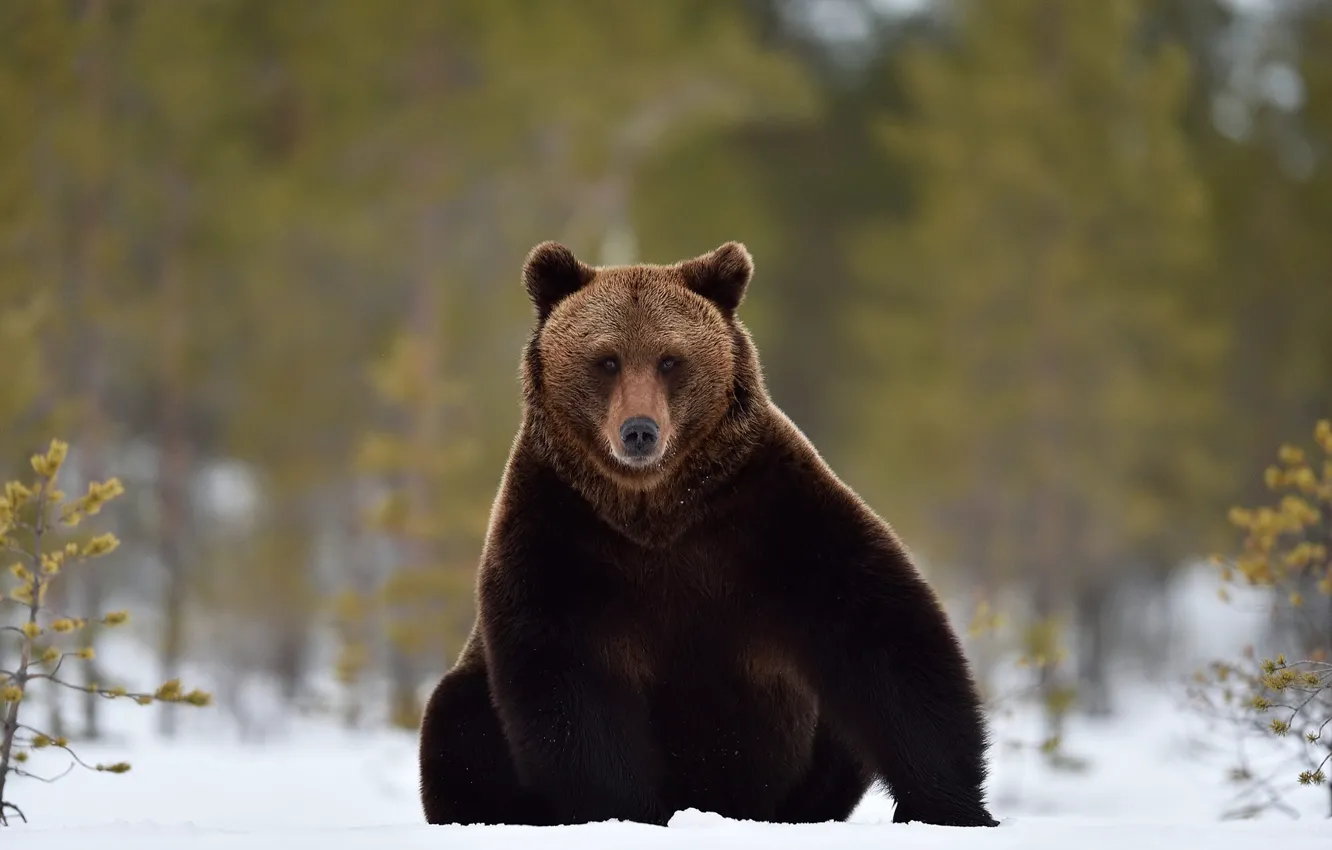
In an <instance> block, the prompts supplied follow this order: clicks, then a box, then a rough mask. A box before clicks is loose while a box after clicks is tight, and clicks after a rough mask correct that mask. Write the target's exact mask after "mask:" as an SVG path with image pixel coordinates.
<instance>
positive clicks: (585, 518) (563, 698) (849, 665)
mask: <svg viewBox="0 0 1332 850" xmlns="http://www.w3.org/2000/svg"><path fill="white" fill-rule="evenodd" d="M752 274H753V262H752V260H751V258H750V255H749V253H748V251H747V250H746V249H745V247H744V246H743V245H741V244H739V243H735V242H731V243H727V244H725V245H722V246H721V247H719V248H717V249H716V250H715V251H712V252H711V253H708V254H705V255H703V256H699V257H696V258H694V259H691V260H686V261H682V262H679V263H676V264H674V265H669V266H659V265H631V266H615V267H602V268H595V267H591V266H589V265H586V264H584V263H582V262H580V261H579V260H578V259H577V258H576V257H575V256H574V255H573V254H572V253H571V252H570V251H569V250H568V249H567V248H565V247H563V246H561V245H559V244H556V243H549V242H548V243H543V244H541V245H538V246H537V247H536V248H534V249H533V250H532V252H531V253H530V254H529V256H528V258H527V261H526V264H525V267H524V269H523V280H524V283H525V285H526V288H527V292H528V294H529V296H530V297H531V300H532V302H533V304H534V306H535V310H536V321H535V327H534V329H533V332H532V334H531V337H530V339H529V341H528V343H527V346H526V349H525V352H524V356H523V361H522V369H523V402H524V404H523V417H522V426H521V428H520V429H519V432H518V435H517V437H516V439H515V441H514V443H513V447H512V451H511V454H510V457H509V461H508V464H507V466H506V468H505V470H504V475H503V479H502V482H501V484H500V488H499V494H498V497H497V499H496V501H495V503H494V506H493V509H492V514H491V520H490V527H489V530H488V533H487V537H486V542H485V546H484V550H483V554H482V557H481V566H480V574H479V579H478V585H477V595H478V600H477V601H478V616H477V621H476V625H475V627H474V629H473V631H472V634H471V636H470V638H469V639H468V641H467V644H466V646H465V648H464V649H463V650H462V653H461V656H460V658H459V659H458V661H457V663H456V665H455V666H454V667H453V668H452V669H451V670H450V671H449V672H448V673H447V674H446V675H445V676H444V677H443V679H442V680H441V681H440V683H439V684H438V686H437V687H436V689H435V691H434V693H433V695H432V696H431V698H430V701H429V704H428V706H427V708H426V711H425V716H424V718H423V720H422V728H421V738H420V754H419V755H420V771H421V799H422V803H423V805H424V808H425V815H426V819H427V820H428V821H429V822H430V823H436V824H443V823H459V824H474V823H485V824H501V823H504V824H569V823H580V822H587V821H597V820H610V819H620V820H630V821H640V822H645V823H650V824H664V823H666V822H667V821H668V819H669V818H670V817H671V816H672V815H673V814H674V813H675V812H677V811H679V810H682V809H687V808H695V809H699V810H703V811H710V812H715V813H717V814H720V815H723V816H726V817H730V818H736V819H748V820H758V821H774V822H786V823H798V822H821V821H830V820H844V819H845V818H846V817H847V816H848V815H850V814H851V812H852V810H853V809H854V808H855V807H856V805H857V804H858V802H859V801H860V799H861V797H862V796H863V795H864V794H865V792H866V791H867V790H868V788H869V787H870V786H871V785H872V784H873V783H874V782H876V781H878V782H881V783H883V785H884V786H885V787H886V788H887V790H888V791H889V793H891V794H892V796H893V798H894V799H895V801H896V810H895V814H894V820H895V821H899V822H900V821H913V820H914V821H923V822H927V823H934V824H947V825H957V826H977V825H984V826H992V825H994V824H995V820H994V819H993V818H992V817H991V816H990V813H989V811H988V810H987V808H986V803H985V798H984V790H983V786H984V783H985V776H986V765H985V752H986V747H987V733H986V729H985V722H984V716H983V713H982V709H981V703H980V700H979V698H978V695H977V690H976V687H975V683H974V680H973V678H972V676H971V672H970V669H969V666H968V663H967V661H966V659H965V657H964V655H963V653H962V650H961V648H960V645H959V642H958V640H957V637H956V635H955V633H954V631H953V630H952V628H951V627H950V625H949V622H948V620H947V618H946V616H945V614H944V612H943V610H942V608H941V606H940V604H939V601H938V598H937V597H936V595H935V593H934V592H933V591H932V589H931V588H930V586H929V585H928V584H926V582H925V581H924V579H923V578H922V577H921V576H920V574H919V573H918V572H917V570H916V567H915V566H914V565H913V563H912V561H911V559H910V557H909V556H908V554H907V552H906V550H905V549H904V548H903V545H902V544H901V543H900V542H899V541H898V538H897V537H896V536H895V535H894V533H893V531H892V530H891V529H890V528H889V526H888V525H887V524H886V523H885V522H883V521H882V520H881V519H879V517H877V516H876V515H875V514H874V513H873V512H872V511H871V510H870V509H869V508H868V507H866V505H865V504H864V503H863V502H862V501H861V500H860V499H859V498H858V497H857V496H856V494H855V493H854V492H852V490H851V489H849V488H848V487H847V486H846V485H845V484H844V483H843V482H842V481H841V480H839V479H838V478H837V476H836V475H835V474H834V473H833V471H832V470H831V469H830V468H829V467H828V466H827V465H826V464H825V462H824V461H823V459H822V458H821V457H820V455H819V454H818V452H817V451H816V450H815V448H814V446H813V445H811V444H810V442H809V441H808V440H807V439H806V438H805V436H804V435H803V434H802V433H801V432H800V431H799V430H797V428H796V426H795V425H793V424H792V423H791V422H790V420H788V419H787V418H786V416H785V415H784V414H783V413H782V412H781V411H780V410H778V408H777V407H776V406H775V405H774V404H773V402H772V401H771V399H770V398H769V397H768V393H767V390H766V388H765V386H764V382H763V379H762V376H761V374H760V370H759V362H758V357H757V355H756V353H755V349H754V346H753V344H752V343H751V340H750V336H749V334H748V332H747V331H746V329H745V328H744V326H743V325H742V324H741V322H740V321H739V320H738V319H737V318H736V309H737V307H739V305H740V302H741V299H742V298H743V297H744V294H745V290H746V287H747V286H748V284H749V281H750V278H751V276H752Z"/></svg>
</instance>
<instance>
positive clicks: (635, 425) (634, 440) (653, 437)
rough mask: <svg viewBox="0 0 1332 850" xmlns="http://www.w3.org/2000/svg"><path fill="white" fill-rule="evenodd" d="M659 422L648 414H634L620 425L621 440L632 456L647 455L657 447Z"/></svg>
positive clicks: (626, 451)
mask: <svg viewBox="0 0 1332 850" xmlns="http://www.w3.org/2000/svg"><path fill="white" fill-rule="evenodd" d="M657 434H658V429H657V423H656V422H653V421H652V420H651V419H649V418H648V417H646V416H632V417H630V418H628V419H626V420H624V424H623V425H621V426H620V442H621V443H623V444H624V450H625V453H626V454H628V455H629V456H630V457H647V456H648V455H650V454H652V453H653V452H654V451H656V449H657Z"/></svg>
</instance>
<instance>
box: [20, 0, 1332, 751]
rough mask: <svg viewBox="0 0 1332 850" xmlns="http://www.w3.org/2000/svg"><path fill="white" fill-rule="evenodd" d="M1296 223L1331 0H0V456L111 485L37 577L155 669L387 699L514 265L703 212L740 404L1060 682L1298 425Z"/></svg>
mask: <svg viewBox="0 0 1332 850" xmlns="http://www.w3.org/2000/svg"><path fill="white" fill-rule="evenodd" d="M1329 222H1332V0H1307V2H1294V1H1293V0H1291V1H1290V2H1279V0H1274V1H1273V2H1266V3H1263V2H1256V0H1251V2H1247V3H1242V4H1241V3H1234V2H1224V1H1223V0H1104V2H1096V3H1092V2H1081V3H1069V2H1060V0H985V2H980V1H979V0H951V2H946V1H945V0H935V2H929V1H928V0H921V2H913V3H903V2H891V3H890V2H886V0H885V2H871V0H656V2H653V3H623V2H612V1H611V0H569V2H565V3H562V4H558V5H557V4H537V3H530V2H519V0H484V2H483V0H454V2H450V3H413V2H407V0H380V2H369V0H323V2H303V3H300V2H288V3H271V2H262V0H189V2H165V0H157V2H152V0H8V2H4V3H0V363H2V364H3V372H2V373H0V480H6V479H8V478H10V477H15V476H16V475H18V474H21V473H22V472H24V470H25V467H26V464H27V457H28V456H29V455H30V454H31V453H33V452H36V451H43V450H44V449H45V447H46V445H47V444H48V443H49V441H50V439H51V438H52V437H60V438H61V439H65V440H68V441H69V443H70V445H71V450H70V455H69V459H68V461H67V462H66V466H65V470H66V471H65V473H64V475H65V481H64V487H65V489H66V490H68V491H70V492H77V491H79V490H80V489H81V485H80V482H83V485H82V486H86V482H87V481H90V480H103V479H105V478H107V477H108V476H111V475H115V476H118V477H119V478H120V479H121V480H122V481H123V482H124V486H125V489H126V494H127V495H126V497H125V498H124V499H122V500H121V503H120V504H119V505H118V506H117V508H116V509H115V510H109V511H108V512H107V516H106V517H105V520H106V522H107V523H108V524H109V527H110V528H111V529H112V530H114V532H115V533H116V534H117V535H118V536H119V538H120V539H121V541H122V545H121V547H120V548H119V549H118V550H117V551H116V552H115V553H114V554H112V555H110V556H108V557H107V558H106V559H105V560H106V562H107V566H105V567H101V568H99V570H98V571H88V572H84V573H79V574H78V575H77V576H71V580H70V582H69V583H67V584H66V587H67V590H66V591H65V592H66V593H67V594H68V598H67V599H63V600H59V603H60V604H62V605H64V606H65V607H67V608H69V609H70V610H71V611H72V612H73V613H75V614H77V613H78V612H79V611H100V610H103V609H105V608H106V607H107V606H108V605H111V604H115V605H117V606H120V607H129V608H132V609H133V610H134V611H135V617H136V619H135V623H134V627H135V628H136V629H137V632H136V634H137V635H140V636H141V637H142V639H143V640H144V641H146V642H147V645H149V646H150V647H152V650H153V652H154V653H155V655H156V657H157V658H158V659H159V664H160V668H161V669H160V672H161V674H162V678H171V677H173V676H174V675H175V674H176V671H177V670H178V669H179V668H181V667H182V665H186V664H197V665H211V666H212V668H213V669H215V670H217V671H218V672H217V683H216V685H215V687H214V692H215V694H216V697H217V699H218V702H219V703H220V704H221V705H222V706H223V708H224V709H225V710H228V711H230V712H232V713H233V714H234V715H235V717H236V718H237V720H238V721H239V722H240V723H241V724H242V725H243V726H245V725H249V726H253V725H254V724H256V723H258V722H259V719H258V718H256V717H253V716H251V714H252V712H253V709H252V708H247V706H246V704H245V701H244V699H243V698H242V697H241V696H240V695H241V694H243V693H244V689H245V686H247V685H248V684H250V683H253V682H264V683H277V685H278V686H279V688H280V691H279V692H280V694H281V698H282V700H284V701H286V702H287V703H289V704H290V705H291V706H296V707H306V708H308V707H311V706H315V707H320V706H322V707H323V708H325V709H327V710H330V711H334V712H336V713H337V714H338V715H339V716H341V717H342V718H343V719H344V720H345V721H346V722H348V723H352V724H357V723H375V724H378V723H384V722H394V723H398V724H401V725H404V726H407V727H411V726H412V725H413V724H414V723H415V722H416V717H417V713H418V712H419V710H420V702H419V700H420V696H421V694H422V689H423V688H426V687H429V686H430V685H431V684H433V682H434V681H435V680H436V679H437V677H438V676H439V675H440V673H441V672H442V671H443V670H445V669H446V668H447V666H448V665H449V664H450V663H451V661H452V659H453V657H454V654H455V653H456V652H457V650H458V648H459V646H460V644H461V639H462V638H463V636H464V635H465V634H466V630H467V629H468V627H469V625H470V623H471V618H472V593H473V584H474V570H475V565H476V560H477V555H478V552H479V548H480V541H481V536H482V534H483V532H484V528H485V522H486V517H487V513H488V510H489V508H490V502H491V499H492V497H493V494H494V491H495V488H496V486H497V483H498V477H499V473H500V471H501V469H502V465H503V462H504V458H505V455H506V453H507V450H508V447H509V444H510V440H511V439H512V436H513V433H514V431H515V429H516V426H517V424H518V412H519V408H518V383H517V374H518V357H519V350H520V346H521V344H522V341H523V339H524V337H525V335H526V333H527V331H528V329H529V327H530V323H531V312H530V308H529V305H528V304H527V302H526V299H525V296H524V294H523V291H522V288H521V285H520V282H519V272H520V268H521V263H522V260H523V257H524V255H525V253H526V251H527V250H528V249H529V248H530V247H531V246H532V245H533V244H535V243H536V242H538V241H540V240H543V239H559V240H562V241H564V242H565V243H566V244H568V245H570V246H571V247H572V248H573V249H574V250H575V251H576V252H577V253H578V254H579V255H580V256H582V257H584V258H585V259H587V260H589V261H592V262H601V263H618V262H630V261H645V262H672V261H675V260H677V259H681V258H684V257H689V256H694V255H696V254H699V253H702V252H704V251H707V250H709V249H711V248H713V247H715V246H716V245H718V244H720V243H721V242H723V241H726V240H729V239H738V240H742V241H744V242H745V243H746V244H747V245H748V247H749V248H750V250H751V251H752V252H753V254H754V256H755V260H756V265H757V274H756V279H755V283H754V285H753V287H752V289H751V294H750V296H749V299H748V300H747V302H746V305H745V308H744V310H743V316H744V318H745V320H746V322H747V323H748V324H749V326H750V328H751V329H752V330H753V332H754V335H755V337H756V340H757V342H758V345H759V349H760V352H761V353H762V356H763V361H764V366H765V373H766V376H767V380H768V382H769V385H770V387H771V389H772V392H773V395H774V396H775V399H776V401H777V403H778V404H779V405H781V406H782V407H783V408H784V409H785V410H786V411H787V412H788V413H789V414H790V415H791V416H792V417H793V418H794V419H795V421H796V422H797V423H798V424H799V425H800V426H801V427H802V428H803V429H804V430H805V431H806V432H807V433H808V434H809V436H810V437H811V438H812V439H813V440H814V441H815V442H816V444H818V445H819V446H820V448H821V449H822V451H823V452H824V454H825V455H826V456H827V457H828V458H829V460H830V461H831V462H832V463H833V465H834V466H835V468H836V469H837V470H838V471H839V473H840V474H841V475H842V476H843V477H844V478H845V479H847V480H848V482H849V483H851V484H852V485H853V486H855V487H857V488H858V489H860V490H861V492H862V493H863V494H864V495H865V496H866V497H867V499H868V500H869V501H870V503H871V504H872V505H873V506H874V507H875V508H876V509H877V510H879V511H880V512H881V513H882V514H883V515H884V516H885V517H886V518H887V519H888V520H889V521H890V522H892V523H893V525H894V526H895V527H897V529H898V530H899V532H900V533H901V534H902V535H903V536H904V538H905V539H906V541H907V543H908V544H909V545H910V546H911V548H912V549H913V550H914V551H915V552H916V553H918V554H919V556H920V557H921V559H922V562H923V564H924V566H925V568H926V569H927V570H928V572H929V575H930V577H931V578H932V579H933V580H934V581H936V582H937V583H938V584H939V586H940V587H941V589H943V590H944V591H945V592H946V593H947V594H948V595H949V597H950V599H956V600H960V604H962V605H963V606H969V605H972V604H974V602H976V601H978V600H990V599H993V600H1002V602H999V601H996V602H995V605H996V607H1002V608H1003V609H1004V610H1007V611H1011V612H1013V614H1012V615H1013V616H1014V617H1017V618H1019V619H1021V618H1028V619H1032V620H1033V621H1036V620H1039V619H1042V618H1059V619H1060V622H1062V623H1064V624H1066V627H1067V629H1068V635H1069V640H1070V645H1071V646H1072V647H1074V657H1073V659H1072V662H1073V663H1072V664H1071V666H1070V668H1069V671H1068V672H1067V675H1068V676H1070V677H1071V680H1072V681H1073V682H1074V683H1075V684H1076V686H1077V688H1078V693H1079V704H1080V705H1081V706H1082V707H1084V708H1085V709H1087V710H1090V711H1096V712H1104V711H1109V710H1112V709H1113V706H1114V700H1113V698H1112V696H1113V694H1112V690H1113V689H1112V687H1111V682H1112V681H1113V680H1112V676H1111V673H1112V671H1113V669H1114V668H1115V665H1116V664H1117V663H1119V662H1120V661H1122V660H1125V659H1127V660H1130V661H1131V660H1132V659H1134V658H1137V659H1139V660H1140V661H1142V662H1143V663H1145V664H1150V663H1151V659H1152V658H1154V657H1156V656H1158V655H1159V654H1160V653H1161V652H1162V650H1163V645H1162V643H1161V642H1162V641H1168V640H1169V622H1168V620H1169V618H1168V615H1167V616H1164V617H1163V616H1162V615H1161V614H1160V612H1159V611H1156V608H1155V607H1153V603H1152V600H1154V599H1158V598H1160V596H1161V594H1162V592H1163V591H1162V588H1163V587H1164V586H1165V584H1166V583H1167V582H1168V581H1169V580H1170V578H1171V576H1172V574H1174V573H1175V571H1176V570H1178V569H1179V568H1180V567H1181V565H1182V564H1186V563H1187V562H1189V561H1190V559H1194V558H1197V557H1201V556H1205V555H1206V554H1207V553H1208V552H1210V551H1211V550H1212V549H1213V548H1215V547H1217V546H1221V545H1225V543H1226V541H1229V540H1231V539H1232V537H1233V535H1231V534H1230V532H1229V531H1228V529H1227V526H1226V509H1227V508H1228V507H1229V506H1230V505H1231V504H1234V503H1237V502H1244V503H1248V502H1250V501H1253V500H1254V499H1255V498H1257V494H1258V493H1259V492H1260V491H1262V488H1263V480H1262V471H1263V468H1264V467H1265V466H1266V465H1267V463H1268V459H1269V456H1270V455H1271V452H1272V449H1273V447H1274V446H1276V445H1278V444H1279V443H1282V442H1285V441H1299V440H1301V439H1304V438H1305V437H1306V436H1307V433H1308V431H1309V428H1310V427H1312V423H1313V421H1314V420H1315V419H1316V418H1317V417H1320V416H1323V417H1325V416H1327V415H1329V414H1330V413H1332V239H1330V238H1329V229H1328V223H1329ZM11 473H12V474H11ZM963 610H964V613H965V607H964V609H963ZM1154 612H1155V613H1154ZM1153 617H1154V618H1155V619H1153ZM3 651H4V650H3V648H0V652H3ZM107 663H113V662H111V661H108V662H107ZM978 663H980V664H981V666H982V667H984V665H985V663H987V662H986V656H984V655H983V654H982V655H979V656H978ZM0 666H4V665H3V664H0ZM106 675H108V672H107V671H104V670H98V669H97V668H96V666H95V665H89V666H88V670H87V676H88V677H89V679H90V681H96V680H97V677H99V676H106ZM65 699H66V700H68V702H66V703H64V704H62V705H59V706H55V707H53V709H52V710H53V711H61V710H63V711H65V712H66V714H67V715H68V717H66V723H67V724H69V725H72V726H74V728H76V729H78V730H79V731H80V733H82V734H85V735H88V736H94V735H96V734H97V733H98V731H99V727H98V717H97V701H96V700H95V699H93V698H91V697H90V698H88V699H87V700H86V701H85V700H84V699H83V697H82V696H80V695H78V694H69V695H67V696H66V697H65ZM160 716H161V718H162V733H163V734H166V735H170V734H172V733H173V731H174V728H175V726H174V724H175V723H176V722H177V721H176V715H175V714H173V713H172V712H171V711H163V712H162V713H161V715H160Z"/></svg>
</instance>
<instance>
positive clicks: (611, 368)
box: [597, 357, 620, 375]
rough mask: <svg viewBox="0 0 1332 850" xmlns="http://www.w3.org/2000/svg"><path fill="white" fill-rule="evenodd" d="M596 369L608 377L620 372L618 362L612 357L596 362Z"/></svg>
mask: <svg viewBox="0 0 1332 850" xmlns="http://www.w3.org/2000/svg"><path fill="white" fill-rule="evenodd" d="M597 367H598V368H600V369H601V371H603V372H605V373H606V374H608V375H614V374H615V373H616V372H618V371H620V361H619V360H618V359H616V358H614V357H603V358H601V359H600V360H598V361H597Z"/></svg>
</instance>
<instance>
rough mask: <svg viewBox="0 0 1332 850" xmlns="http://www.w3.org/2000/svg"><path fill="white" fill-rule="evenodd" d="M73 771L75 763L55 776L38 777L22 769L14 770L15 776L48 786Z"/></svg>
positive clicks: (71, 763)
mask: <svg viewBox="0 0 1332 850" xmlns="http://www.w3.org/2000/svg"><path fill="white" fill-rule="evenodd" d="M85 766H86V765H85ZM73 769H74V762H70V763H69V766H68V767H66V768H65V769H64V771H62V772H61V773H57V774H56V775H55V776H38V775H37V774H35V773H29V772H28V771H26V770H23V769H22V768H18V767H16V768H13V770H14V775H15V776H22V777H23V778H24V779H36V780H37V781H38V782H45V783H46V784H47V785H50V784H51V783H53V782H59V781H60V780H62V779H64V778H65V777H66V776H69V774H70V771H72V770H73Z"/></svg>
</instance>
